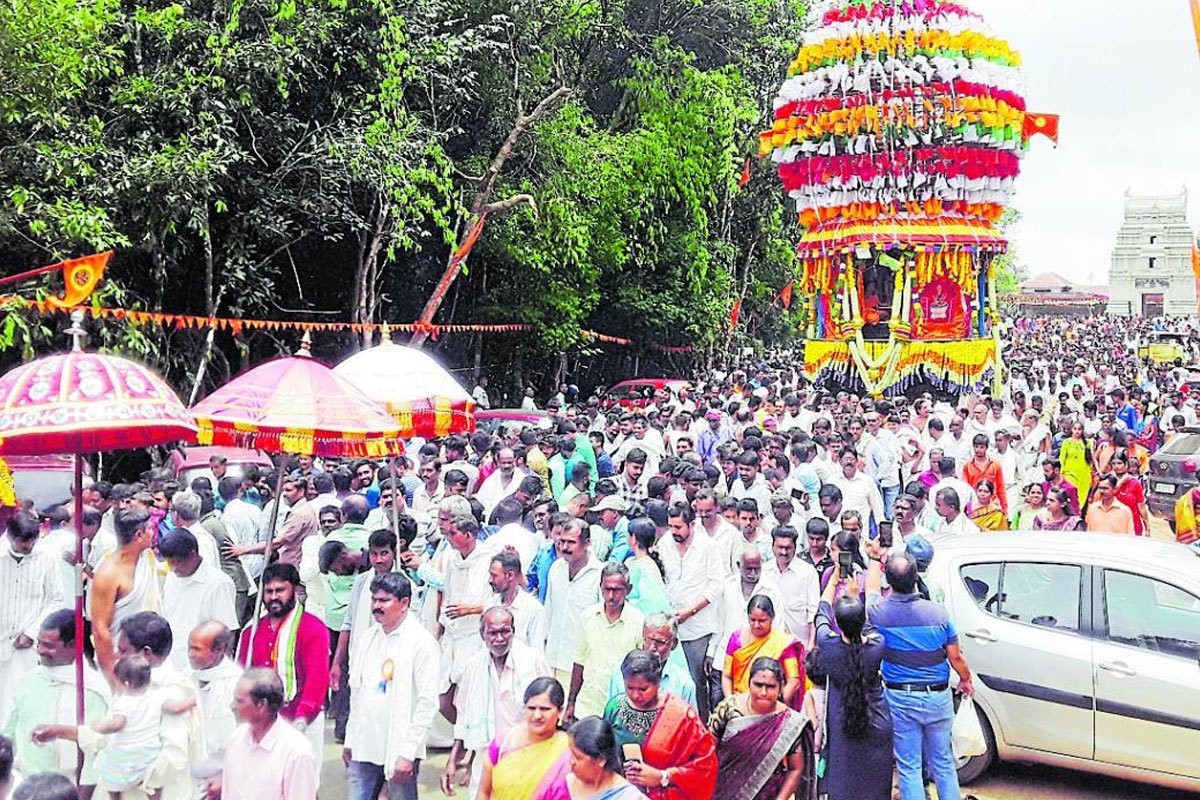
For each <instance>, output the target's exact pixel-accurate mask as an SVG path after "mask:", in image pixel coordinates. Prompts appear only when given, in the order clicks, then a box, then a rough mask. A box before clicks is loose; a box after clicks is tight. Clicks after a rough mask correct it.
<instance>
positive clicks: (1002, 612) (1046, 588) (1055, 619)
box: [959, 562, 1083, 632]
mask: <svg viewBox="0 0 1200 800" xmlns="http://www.w3.org/2000/svg"><path fill="white" fill-rule="evenodd" d="M959 575H960V577H961V578H962V582H963V585H964V586H965V587H966V588H967V591H968V592H969V593H970V594H971V597H972V598H973V599H974V600H975V603H976V605H978V606H979V607H980V608H981V609H983V610H984V611H986V612H987V613H988V614H991V615H992V616H994V617H999V618H1000V619H1007V620H1012V621H1014V622H1024V623H1027V624H1029V625H1037V626H1039V627H1045V628H1054V629H1055V630H1061V631H1072V632H1078V631H1079V588H1080V583H1081V581H1082V577H1083V570H1082V568H1081V567H1079V566H1076V565H1073V564H1033V563H1025V562H1008V563H1004V564H1000V563H991V564H969V565H967V566H964V567H962V568H961V569H960V570H959Z"/></svg>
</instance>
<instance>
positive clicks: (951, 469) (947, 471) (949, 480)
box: [929, 456, 975, 515]
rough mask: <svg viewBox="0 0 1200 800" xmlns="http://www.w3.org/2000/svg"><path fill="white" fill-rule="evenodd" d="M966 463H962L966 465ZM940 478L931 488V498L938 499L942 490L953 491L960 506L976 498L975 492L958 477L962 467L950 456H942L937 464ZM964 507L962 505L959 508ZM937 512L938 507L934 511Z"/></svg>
mask: <svg viewBox="0 0 1200 800" xmlns="http://www.w3.org/2000/svg"><path fill="white" fill-rule="evenodd" d="M965 463H966V462H965V461H964V462H962V464H965ZM934 466H936V467H937V471H938V475H939V476H940V478H939V479H938V482H937V483H935V484H934V485H933V486H931V487H929V496H930V497H933V498H936V497H937V494H938V492H940V491H941V490H942V489H953V490H954V493H955V495H956V496H957V497H958V499H959V502H960V504H964V505H965V504H966V503H968V502H970V501H971V500H972V499H973V498H974V497H975V490H974V489H972V488H971V485H970V484H969V483H967V482H966V481H964V480H962V479H961V478H959V477H958V473H959V471H960V468H961V465H960V463H959V462H957V461H955V460H954V459H953V458H951V457H950V456H942V458H941V460H940V461H939V462H938V463H937V464H935V465H934ZM959 507H960V508H961V507H962V506H961V505H960V506H959ZM934 510H935V511H936V510H937V509H936V507H935V509H934ZM938 513H939V515H940V513H941V512H940V511H939V512H938Z"/></svg>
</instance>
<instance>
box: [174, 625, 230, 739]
mask: <svg viewBox="0 0 1200 800" xmlns="http://www.w3.org/2000/svg"><path fill="white" fill-rule="evenodd" d="M235 642H236V639H235V637H234V635H233V632H232V631H230V630H229V628H228V627H226V626H225V625H224V624H223V623H220V622H216V621H210V622H202V623H200V624H199V625H197V626H196V628H195V629H194V630H193V631H192V633H191V635H190V636H188V648H187V658H188V664H189V666H190V667H191V673H190V675H191V679H192V686H193V687H194V689H195V692H196V702H197V704H198V705H199V708H200V716H201V718H202V719H203V720H204V740H205V742H206V743H207V747H208V757H209V758H210V759H213V760H215V761H217V762H218V763H219V762H220V761H221V760H222V758H223V757H224V755H225V748H226V747H227V746H228V744H229V740H230V738H231V737H232V734H233V731H234V729H235V728H236V727H237V725H238V720H237V717H236V716H235V714H234V712H233V701H234V697H235V695H236V693H237V684H238V681H239V680H241V678H242V668H241V667H239V666H238V665H237V664H235V663H234V662H233V660H232V655H233V645H234V643H235Z"/></svg>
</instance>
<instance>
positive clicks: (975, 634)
mask: <svg viewBox="0 0 1200 800" xmlns="http://www.w3.org/2000/svg"><path fill="white" fill-rule="evenodd" d="M963 636H970V637H971V638H972V639H978V640H979V641H981V642H987V643H988V644H995V643H996V642H997V641H998V640H997V639H996V637H995V636H992V634H991V631H987V630H977V631H963Z"/></svg>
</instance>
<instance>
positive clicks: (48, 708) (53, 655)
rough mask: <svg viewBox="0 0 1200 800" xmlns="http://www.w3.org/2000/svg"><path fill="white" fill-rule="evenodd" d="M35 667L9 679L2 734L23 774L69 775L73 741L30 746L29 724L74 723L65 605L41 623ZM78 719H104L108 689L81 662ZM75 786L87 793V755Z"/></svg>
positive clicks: (71, 647) (70, 628) (70, 615)
mask: <svg viewBox="0 0 1200 800" xmlns="http://www.w3.org/2000/svg"><path fill="white" fill-rule="evenodd" d="M37 655H38V666H37V667H35V668H33V669H32V670H30V671H28V672H26V673H24V674H23V675H22V677H21V680H20V681H15V682H14V683H15V686H14V691H13V704H12V713H10V714H9V716H8V721H7V722H6V723H5V725H4V735H5V736H8V737H9V738H10V739H12V740H13V743H14V746H15V749H16V762H15V766H16V769H17V771H18V772H19V773H20V774H22V775H25V776H29V775H33V774H35V773H38V772H59V773H62V774H63V775H68V776H70V777H72V778H74V777H75V767H76V762H77V757H78V753H77V751H76V749H75V744H74V742H66V741H59V742H55V743H53V744H48V745H37V744H34V742H33V738H32V734H33V730H34V728H37V727H39V726H41V725H74V724H75V666H74V661H75V613H74V612H73V611H71V610H69V609H65V608H64V609H60V610H58V611H53V612H51V613H50V615H49V616H47V617H46V618H45V620H43V621H42V624H41V630H40V631H39V632H38V637H37ZM83 682H84V722H85V724H90V723H93V722H98V721H100V720H102V719H104V716H105V714H106V712H107V709H108V703H109V699H110V692H109V689H108V684H107V683H105V681H104V678H103V677H101V675H100V673H99V672H97V671H96V670H94V669H92V668H91V666H90V665H88V664H84V670H83ZM80 785H81V786H82V787H83V788H84V789H85V791H88V792H90V791H91V789H92V787H94V786H95V785H96V774H95V771H94V769H93V766H92V758H91V757H90V756H89V757H88V758H86V759H84V762H83V775H82V778H81V779H80Z"/></svg>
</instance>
